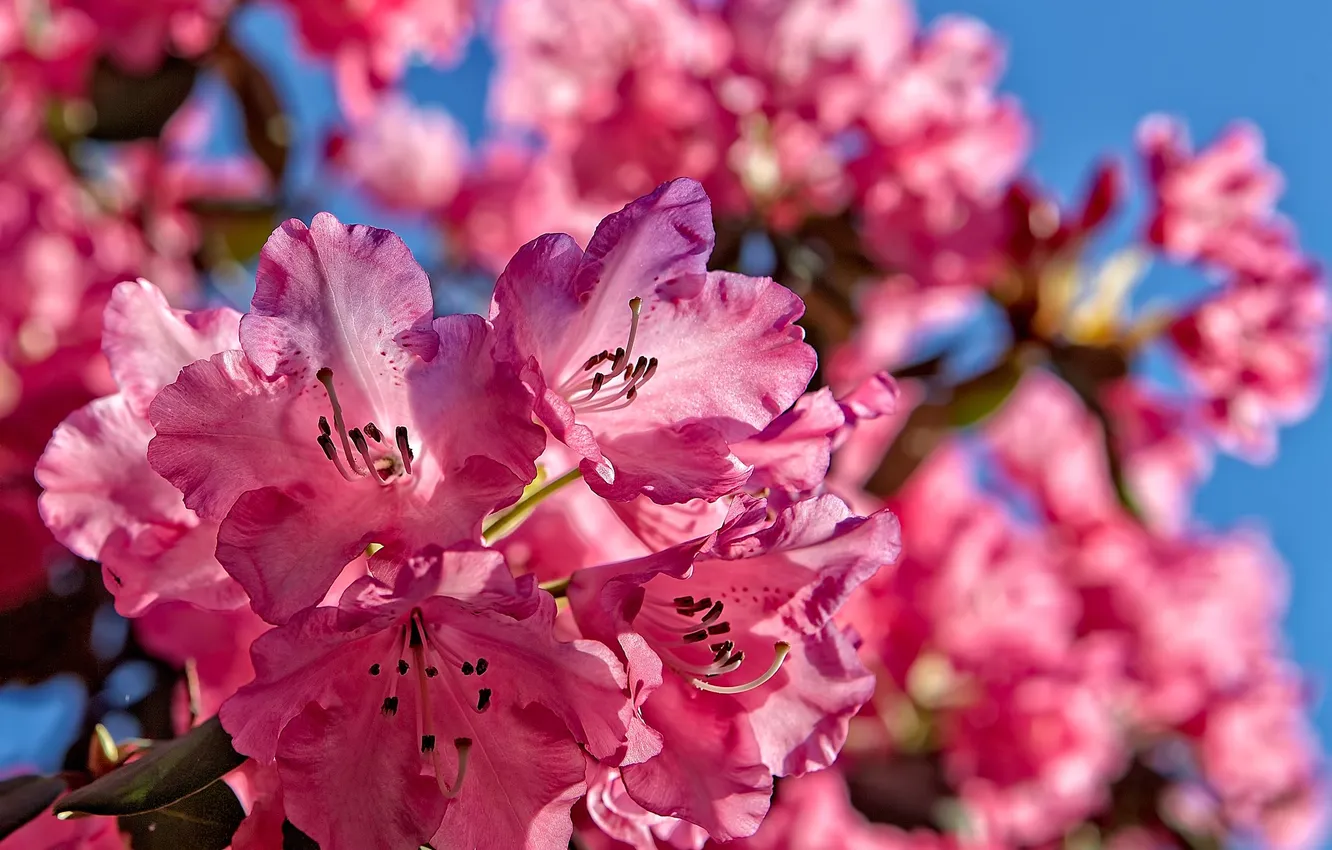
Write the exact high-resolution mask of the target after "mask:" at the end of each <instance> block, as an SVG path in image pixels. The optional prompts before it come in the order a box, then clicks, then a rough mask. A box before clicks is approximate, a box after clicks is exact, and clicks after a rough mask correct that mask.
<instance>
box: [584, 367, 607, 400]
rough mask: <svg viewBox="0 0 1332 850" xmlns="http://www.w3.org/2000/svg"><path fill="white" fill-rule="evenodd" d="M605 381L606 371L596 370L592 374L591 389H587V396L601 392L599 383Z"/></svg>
mask: <svg viewBox="0 0 1332 850" xmlns="http://www.w3.org/2000/svg"><path fill="white" fill-rule="evenodd" d="M605 382H606V373H605V372H598V373H597V374H595V375H593V376H592V389H591V390H589V391H588V393H587V397H588V398H591V397H592V396H594V395H596V394H597V393H599V392H601V385H602V384H603V383H605Z"/></svg>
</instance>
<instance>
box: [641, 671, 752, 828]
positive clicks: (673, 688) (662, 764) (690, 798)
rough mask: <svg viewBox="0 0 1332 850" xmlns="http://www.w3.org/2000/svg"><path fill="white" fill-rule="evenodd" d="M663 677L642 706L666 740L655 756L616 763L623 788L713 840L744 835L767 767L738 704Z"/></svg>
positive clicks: (653, 809)
mask: <svg viewBox="0 0 1332 850" xmlns="http://www.w3.org/2000/svg"><path fill="white" fill-rule="evenodd" d="M715 696H716V695H714V694H704V693H702V692H700V691H697V690H694V689H693V688H691V687H690V686H689V685H687V684H685V683H684V682H683V681H682V680H680V679H678V678H675V677H667V679H666V681H665V682H664V683H663V684H662V686H661V687H660V688H658V689H657V690H656V691H655V692H654V693H653V695H652V698H651V699H649V700H648V701H647V703H646V705H644V706H643V718H644V719H645V720H646V721H647V722H648V725H649V726H651V727H652V728H653V729H656V730H658V731H659V732H661V733H662V737H663V738H665V739H666V742H667V744H666V746H665V747H664V748H663V750H662V752H661V753H660V754H659V755H658V756H656V757H655V758H652V759H649V760H648V761H646V762H644V763H643V764H637V765H630V766H627V767H624V768H622V769H621V775H622V776H623V777H624V784H625V787H626V788H627V789H628V791H629V795H630V796H631V797H633V798H634V800H636V801H637V802H638V803H639V804H640V805H641V806H643V807H644V808H645V809H647V810H648V811H651V812H656V813H657V814H660V815H668V816H670V817H678V818H684V819H685V820H688V821H692V822H694V823H696V824H698V825H699V826H701V827H703V828H704V829H706V830H707V831H708V832H709V833H710V834H711V835H712V837H713V838H714V839H716V840H718V841H729V840H730V839H733V838H742V837H744V836H746V835H752V834H753V833H754V831H755V830H756V829H758V827H759V824H760V823H761V822H762V820H763V816H764V815H765V814H766V813H767V811H768V801H769V798H770V797H771V796H772V773H771V772H770V771H769V770H768V768H766V767H764V766H763V764H762V763H761V761H760V752H759V746H758V742H757V741H756V740H755V738H754V735H753V732H752V731H751V729H750V727H749V724H747V723H745V722H744V719H743V708H742V707H741V706H740V705H739V704H738V703H736V702H734V701H731V700H727V699H713V698H712V697H715Z"/></svg>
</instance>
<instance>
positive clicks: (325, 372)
mask: <svg viewBox="0 0 1332 850" xmlns="http://www.w3.org/2000/svg"><path fill="white" fill-rule="evenodd" d="M315 378H317V379H318V380H319V383H321V384H323V385H324V391H325V392H327V393H328V402H329V404H331V405H332V406H333V427H334V428H336V429H337V432H338V436H339V437H341V438H342V450H343V451H344V452H346V453H347V465H348V466H350V467H351V470H352V472H354V473H356V474H357V475H365V473H364V472H362V471H361V470H360V469H359V468H358V467H357V466H356V458H354V457H352V447H351V439H350V438H349V437H348V436H347V423H346V422H344V421H343V418H342V405H341V404H339V403H338V392H337V390H335V389H333V370H332V369H330V368H328V367H327V366H325V367H324V368H322V369H320V370H319V371H318V372H316V373H315ZM320 427H321V430H322V427H323V426H320Z"/></svg>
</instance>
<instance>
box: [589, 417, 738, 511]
mask: <svg viewBox="0 0 1332 850" xmlns="http://www.w3.org/2000/svg"><path fill="white" fill-rule="evenodd" d="M601 449H602V453H603V455H604V457H605V458H606V460H608V461H609V462H610V464H611V470H610V473H609V475H606V474H605V472H604V471H603V470H602V469H601V468H600V467H599V466H598V465H597V464H596V463H595V462H594V461H592V460H584V461H583V462H582V463H581V464H580V466H581V467H582V469H583V479H584V480H585V481H587V484H588V486H589V487H591V488H592V490H593V491H594V492H596V493H597V494H598V495H600V496H602V497H604V498H607V499H619V500H628V499H632V498H633V497H634V496H635V495H637V494H638V493H640V492H641V493H643V494H645V495H646V496H647V497H648V498H649V499H651V500H652V501H654V502H657V503H658V504H663V505H669V504H674V503H677V502H687V501H689V500H691V499H704V500H706V501H712V500H713V499H718V498H720V497H722V496H725V495H727V494H728V493H733V492H735V491H736V490H738V489H739V488H740V486H741V485H743V484H744V483H745V479H746V478H748V477H749V469H748V467H746V466H745V465H744V464H743V463H742V462H741V461H740V459H739V458H737V457H736V456H735V455H733V454H732V453H731V450H730V447H729V446H727V444H726V441H725V440H724V439H723V438H722V435H721V434H720V433H718V432H717V431H716V430H715V429H713V428H711V427H709V426H707V425H701V424H697V423H691V424H687V425H680V426H678V427H671V428H658V429H655V430H648V431H637V432H633V433H628V434H623V433H622V434H615V435H603V436H602V437H601Z"/></svg>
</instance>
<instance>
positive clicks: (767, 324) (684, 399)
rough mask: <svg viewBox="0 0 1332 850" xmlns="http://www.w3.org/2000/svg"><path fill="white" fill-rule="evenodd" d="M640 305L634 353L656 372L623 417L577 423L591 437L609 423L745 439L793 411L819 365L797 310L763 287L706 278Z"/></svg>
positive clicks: (793, 301)
mask: <svg viewBox="0 0 1332 850" xmlns="http://www.w3.org/2000/svg"><path fill="white" fill-rule="evenodd" d="M640 289H646V287H643V286H640ZM643 295H644V306H643V314H642V318H641V320H640V323H639V332H638V341H637V342H636V343H635V345H634V351H635V352H638V353H641V354H643V355H647V356H651V357H656V358H657V359H658V361H659V364H660V365H659V366H658V368H657V373H656V375H655V376H654V377H653V378H652V380H651V381H650V382H649V383H648V384H647V385H646V386H645V387H644V388H643V391H642V392H640V393H639V394H638V397H637V399H636V400H635V401H634V403H633V404H631V405H629V406H628V407H627V408H625V409H624V410H622V411H615V412H611V413H597V414H591V415H588V416H586V417H580V419H585V421H586V422H587V424H588V426H589V427H591V428H592V429H593V430H594V431H598V432H599V433H600V432H601V431H602V430H603V429H606V427H607V426H606V425H603V422H607V423H608V422H610V421H611V419H612V417H614V421H615V422H616V428H617V429H625V430H629V429H635V428H642V427H645V426H646V425H648V424H655V425H670V424H673V423H677V422H686V421H699V422H703V423H706V424H708V425H711V426H712V427H714V428H716V429H717V430H719V431H720V432H722V433H723V434H724V435H725V436H726V438H727V439H730V440H738V439H743V438H745V437H749V436H752V435H753V434H755V433H757V432H758V431H759V430H761V429H762V428H763V427H764V426H765V425H767V424H768V423H769V422H771V421H772V419H773V417H775V416H776V415H777V414H778V413H780V412H782V411H783V410H785V409H786V408H788V407H790V406H791V405H792V404H794V403H795V401H796V399H798V398H799V397H800V394H801V393H802V392H804V391H805V386H806V385H807V384H808V383H809V379H810V378H811V377H813V375H814V368H815V365H816V362H817V357H816V356H815V354H814V349H812V348H810V347H809V346H808V345H806V344H805V343H804V342H803V340H804V331H803V330H802V329H801V328H800V326H799V325H797V324H795V322H796V320H797V319H799V318H800V316H801V314H802V313H803V312H804V309H805V307H804V304H803V303H802V302H801V301H800V299H799V297H797V296H796V294H795V293H793V292H791V291H790V290H789V289H787V288H786V287H784V286H781V285H779V284H777V283H774V282H773V281H772V280H770V279H768V278H757V277H746V276H744V275H739V274H732V273H729V272H711V273H709V274H707V275H706V276H705V277H704V276H698V277H688V278H684V277H681V278H676V279H673V280H663V281H661V282H660V283H657V284H656V285H655V286H653V287H652V288H651V289H650V290H648V291H647V292H644V293H643ZM648 295H652V296H653V297H651V298H649V297H648ZM625 300H626V302H627V300H628V298H627V297H626V299H625ZM620 309H621V311H622V312H623V313H624V314H625V317H624V318H625V321H624V322H623V324H625V325H626V328H627V324H628V323H627V319H628V310H627V309H626V308H624V307H621V308H620ZM620 338H623V335H620ZM615 339H616V337H609V338H608V339H607V342H612V341H614V340H615ZM585 356H586V355H585Z"/></svg>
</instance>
